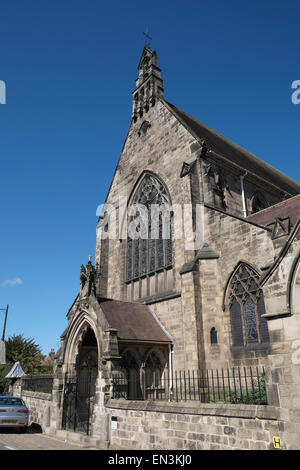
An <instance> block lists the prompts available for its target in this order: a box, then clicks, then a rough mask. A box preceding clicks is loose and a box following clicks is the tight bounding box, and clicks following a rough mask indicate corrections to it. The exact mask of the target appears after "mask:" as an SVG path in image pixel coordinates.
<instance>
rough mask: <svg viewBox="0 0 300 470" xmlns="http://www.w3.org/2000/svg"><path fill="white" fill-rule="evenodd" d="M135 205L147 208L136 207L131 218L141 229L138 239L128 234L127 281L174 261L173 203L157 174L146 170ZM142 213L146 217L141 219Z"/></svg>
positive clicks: (168, 265)
mask: <svg viewBox="0 0 300 470" xmlns="http://www.w3.org/2000/svg"><path fill="white" fill-rule="evenodd" d="M133 205H142V206H145V209H147V210H146V211H145V212H144V211H136V213H135V215H132V216H131V218H130V219H129V223H130V222H131V221H133V222H135V225H136V227H139V228H140V229H139V235H138V236H137V238H136V239H135V240H132V239H131V238H130V237H129V238H128V245H127V275H126V277H127V281H129V280H133V279H136V278H138V277H140V276H142V275H145V274H148V273H152V272H155V271H157V270H159V269H163V268H166V267H170V266H171V265H172V237H171V211H170V208H171V203H170V199H169V196H168V192H167V190H166V188H165V186H164V185H163V184H162V182H161V181H159V180H158V179H157V178H156V177H155V176H154V175H152V174H146V175H145V176H144V178H143V180H142V181H141V183H140V185H139V188H138V190H137V192H136V195H135V197H134V200H133V202H132V206H131V207H134V206H133ZM141 215H142V217H147V220H145V219H143V220H141V219H140V221H138V220H139V219H138V218H139V217H141ZM143 227H144V228H143ZM145 227H147V230H145Z"/></svg>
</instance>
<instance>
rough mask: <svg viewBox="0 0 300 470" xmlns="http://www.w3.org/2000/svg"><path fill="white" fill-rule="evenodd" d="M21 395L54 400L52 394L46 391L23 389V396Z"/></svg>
mask: <svg viewBox="0 0 300 470" xmlns="http://www.w3.org/2000/svg"><path fill="white" fill-rule="evenodd" d="M21 397H28V398H29V397H30V398H37V399H40V400H49V401H51V400H52V394H51V393H44V392H31V391H29V390H22V396H21Z"/></svg>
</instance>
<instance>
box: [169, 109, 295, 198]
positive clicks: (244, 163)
mask: <svg viewBox="0 0 300 470" xmlns="http://www.w3.org/2000/svg"><path fill="white" fill-rule="evenodd" d="M162 101H163V103H164V104H165V105H166V107H167V108H168V109H169V111H170V112H172V113H173V114H174V115H175V117H176V118H177V119H178V120H179V121H180V122H181V123H182V124H183V125H184V126H185V127H186V128H187V129H188V130H190V131H191V133H192V134H194V135H196V136H197V137H198V138H200V139H205V142H206V145H207V147H208V150H212V151H214V152H216V153H218V154H219V155H221V157H224V158H226V160H229V161H230V162H231V163H233V164H235V165H238V166H239V167H241V168H243V169H244V170H246V171H249V172H251V173H254V174H255V175H256V176H258V177H260V178H263V179H264V180H265V181H267V182H269V183H271V184H274V185H276V186H277V187H279V188H280V189H282V190H283V191H284V192H287V193H288V194H290V195H291V196H295V195H296V194H299V193H300V184H299V183H297V181H294V180H293V179H291V178H289V177H288V176H286V175H285V174H284V173H281V171H279V170H276V169H275V168H273V167H272V166H270V165H268V164H267V163H265V162H264V161H262V160H260V159H259V158H257V157H256V156H255V155H253V154H251V153H250V152H247V150H245V149H243V148H242V147H240V146H238V145H237V144H235V143H233V142H231V141H230V140H229V139H226V137H223V136H222V135H221V134H219V133H218V132H216V131H214V130H212V129H210V128H209V127H207V126H206V125H205V124H203V123H202V122H199V121H197V120H196V119H194V118H193V117H192V116H190V115H188V114H186V113H185V112H184V111H181V110H180V109H178V108H177V107H176V106H174V105H172V104H171V103H168V102H167V101H165V100H162Z"/></svg>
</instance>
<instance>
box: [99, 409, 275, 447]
mask: <svg viewBox="0 0 300 470" xmlns="http://www.w3.org/2000/svg"><path fill="white" fill-rule="evenodd" d="M107 411H108V412H109V413H110V418H111V426H110V444H111V445H119V446H121V447H122V448H125V449H142V450H145V449H149V450H151V449H185V450H233V449H239V450H269V449H270V450H271V449H273V437H274V436H276V437H277V436H280V426H281V424H280V422H279V421H278V420H277V414H278V410H277V408H275V407H273V406H256V405H224V404H221V405H216V404H197V403H192V402H185V403H180V404H174V403H172V404H170V403H160V404H159V403H157V402H155V403H153V402H152V403H150V402H148V403H147V402H143V403H141V402H132V401H130V402H128V401H127V402H126V401H121V400H111V401H110V402H109V403H108V404H107ZM283 447H284V443H283Z"/></svg>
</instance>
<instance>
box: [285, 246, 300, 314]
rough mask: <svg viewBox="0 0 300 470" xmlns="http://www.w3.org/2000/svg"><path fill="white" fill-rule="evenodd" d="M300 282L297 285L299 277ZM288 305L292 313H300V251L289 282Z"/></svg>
mask: <svg viewBox="0 0 300 470" xmlns="http://www.w3.org/2000/svg"><path fill="white" fill-rule="evenodd" d="M298 278H299V284H298V287H297V279H298ZM286 295H287V297H286V301H287V306H288V307H289V310H290V312H291V314H297V313H298V314H300V251H299V253H298V255H297V256H296V258H295V259H294V262H293V264H292V267H291V270H290V274H289V278H288V283H287V294H286Z"/></svg>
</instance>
